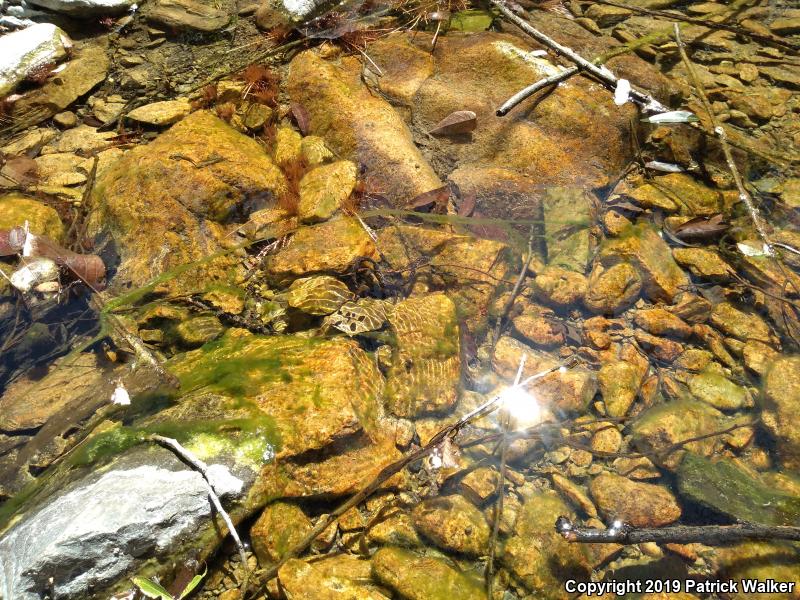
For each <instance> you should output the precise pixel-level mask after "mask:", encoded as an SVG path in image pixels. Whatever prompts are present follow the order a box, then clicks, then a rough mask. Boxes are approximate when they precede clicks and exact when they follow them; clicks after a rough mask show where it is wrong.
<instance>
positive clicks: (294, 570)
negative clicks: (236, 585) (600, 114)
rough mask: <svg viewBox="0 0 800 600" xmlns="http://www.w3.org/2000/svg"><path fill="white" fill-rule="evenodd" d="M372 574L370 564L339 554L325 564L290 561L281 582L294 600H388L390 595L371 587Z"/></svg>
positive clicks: (323, 562) (325, 561) (283, 570)
mask: <svg viewBox="0 0 800 600" xmlns="http://www.w3.org/2000/svg"><path fill="white" fill-rule="evenodd" d="M370 571H371V564H370V561H368V560H365V559H363V558H359V557H356V556H353V555H352V554H340V555H338V556H337V555H332V556H330V557H325V558H323V559H322V560H306V561H304V560H297V559H291V560H288V561H286V564H284V565H283V566H282V567H281V569H280V571H279V572H278V579H279V580H280V585H281V589H282V590H283V591H284V592H285V594H286V596H287V598H291V599H292V600H344V599H352V600H389V595H388V594H389V592H388V591H386V590H382V589H379V588H378V586H377V585H375V584H373V583H371V581H370ZM384 591H385V592H386V593H385V594H384V593H383V592H384Z"/></svg>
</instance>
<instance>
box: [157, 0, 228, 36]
mask: <svg viewBox="0 0 800 600" xmlns="http://www.w3.org/2000/svg"><path fill="white" fill-rule="evenodd" d="M145 17H146V18H147V20H148V21H149V22H151V23H156V24H157V25H163V26H165V27H169V28H175V29H194V30H197V31H203V32H212V31H218V30H219V29H222V28H223V27H225V26H226V25H227V24H228V22H229V21H230V16H229V15H228V13H227V12H226V11H224V10H218V9H216V8H214V7H213V6H211V5H207V4H203V3H201V2H198V1H197V0H158V2H156V3H155V5H153V6H152V7H150V8H149V10H148V11H147V12H146V14H145Z"/></svg>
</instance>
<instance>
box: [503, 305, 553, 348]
mask: <svg viewBox="0 0 800 600" xmlns="http://www.w3.org/2000/svg"><path fill="white" fill-rule="evenodd" d="M511 324H512V325H513V326H514V330H515V331H516V332H517V333H518V334H519V335H520V336H521V337H522V338H523V339H524V340H525V341H527V342H529V343H531V344H533V345H534V346H541V347H543V348H554V347H556V346H560V345H561V344H563V343H564V327H563V326H562V325H561V324H560V323H559V322H558V319H557V317H556V315H555V314H554V313H553V311H551V310H549V309H546V308H541V307H538V306H535V305H530V304H525V305H524V307H523V309H522V312H521V313H520V314H518V315H516V316H515V317H514V318H513V319H511Z"/></svg>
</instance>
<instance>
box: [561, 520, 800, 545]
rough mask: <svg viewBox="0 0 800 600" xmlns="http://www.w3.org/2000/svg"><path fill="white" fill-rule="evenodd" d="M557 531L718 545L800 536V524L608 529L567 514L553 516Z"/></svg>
mask: <svg viewBox="0 0 800 600" xmlns="http://www.w3.org/2000/svg"><path fill="white" fill-rule="evenodd" d="M555 527H556V532H558V533H560V534H561V535H562V536H564V539H565V540H567V541H568V542H581V543H591V544H642V543H645V542H655V543H656V544H691V543H695V542H697V543H701V544H706V545H709V546H710V545H719V544H725V543H728V542H738V541H742V540H800V527H790V526H769V525H759V524H756V523H741V524H738V525H676V526H673V527H658V528H655V527H653V528H645V527H642V528H637V527H633V526H631V525H629V524H628V523H620V522H616V523H614V524H613V525H612V526H611V527H609V528H608V529H595V528H593V527H576V526H575V525H573V523H572V521H570V520H569V519H568V518H567V517H559V518H558V519H556V525H555Z"/></svg>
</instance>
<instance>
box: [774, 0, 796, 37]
mask: <svg viewBox="0 0 800 600" xmlns="http://www.w3.org/2000/svg"><path fill="white" fill-rule="evenodd" d="M795 6H796V5H795ZM769 28H770V29H771V30H772V32H773V33H777V34H778V35H794V34H796V33H800V16H794V17H785V18H779V19H775V20H774V21H773V22H772V23H770V25H769Z"/></svg>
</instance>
